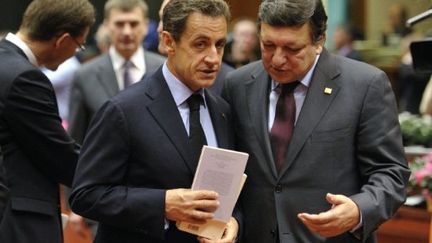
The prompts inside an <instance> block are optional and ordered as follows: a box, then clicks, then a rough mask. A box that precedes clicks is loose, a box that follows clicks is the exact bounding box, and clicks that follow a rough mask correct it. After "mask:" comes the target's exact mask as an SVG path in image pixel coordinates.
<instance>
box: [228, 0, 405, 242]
mask: <svg viewBox="0 0 432 243" xmlns="http://www.w3.org/2000/svg"><path fill="white" fill-rule="evenodd" d="M326 22H327V15H326V13H325V10H324V7H323V4H322V2H321V1H319V0H264V1H263V2H262V3H261V5H260V8H259V12H258V27H259V35H260V41H261V53H262V55H261V56H262V60H261V61H258V62H254V63H251V64H248V65H246V66H244V67H242V68H240V69H238V70H236V71H234V72H232V73H230V74H229V75H228V77H227V82H226V83H225V84H226V86H225V89H224V96H225V97H226V99H227V101H228V103H230V105H231V112H232V114H233V118H234V123H235V124H234V125H235V128H236V129H235V132H236V138H237V140H236V144H237V145H238V147H237V149H238V150H241V151H245V152H248V153H249V155H250V157H249V161H248V165H247V167H246V172H245V173H246V174H247V175H248V179H247V181H246V184H245V186H244V188H243V191H242V195H241V197H240V200H241V202H240V204H241V206H242V209H243V213H244V215H243V216H244V217H243V218H244V224H245V227H244V229H245V231H244V238H245V239H244V240H243V241H242V242H244V243H255V242H265V243H272V242H276V243H298V242H314V243H317V242H341V243H342V242H376V237H375V235H374V231H375V230H376V229H377V228H378V226H379V225H380V224H382V223H383V222H384V221H386V220H388V219H389V218H391V217H392V215H393V214H394V213H395V212H396V210H397V209H398V208H399V206H401V205H402V203H403V202H404V201H405V198H406V190H405V188H406V185H407V182H408V178H409V174H410V172H409V168H408V166H407V161H406V159H405V154H404V149H403V146H402V138H401V132H400V128H399V122H398V111H397V106H396V101H395V97H394V94H393V91H392V89H391V86H390V82H389V80H388V77H387V76H386V75H385V73H384V72H383V71H381V70H378V69H377V68H375V67H373V66H370V65H368V64H365V63H362V62H357V61H354V60H351V59H348V58H345V57H341V56H336V55H332V54H330V53H329V52H328V51H327V50H326V49H325V48H324V42H325V38H326V36H325V30H326Z"/></svg>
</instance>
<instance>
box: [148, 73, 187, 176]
mask: <svg viewBox="0 0 432 243" xmlns="http://www.w3.org/2000/svg"><path fill="white" fill-rule="evenodd" d="M146 85H148V89H147V92H146V95H147V96H149V97H150V99H152V100H153V102H152V103H151V104H149V105H148V106H147V109H148V110H149V112H150V114H151V115H152V116H153V118H154V119H155V120H156V122H157V123H158V124H159V126H160V127H161V128H162V130H163V131H164V132H165V134H166V135H167V137H168V139H169V140H170V141H171V143H172V144H173V145H174V147H175V148H176V149H177V151H178V152H179V154H180V155H181V157H182V158H183V160H184V162H185V164H186V166H187V167H188V168H189V170H190V172H191V173H192V175H193V174H194V173H195V168H196V162H194V161H192V159H191V156H190V154H189V152H188V143H189V140H188V135H187V133H186V129H185V128H184V125H183V121H182V119H181V116H180V114H179V111H178V109H177V106H176V104H175V101H174V98H173V97H172V95H171V92H170V90H169V88H168V85H167V84H166V81H165V79H164V78H163V74H162V69H161V68H160V69H158V71H157V72H156V73H155V74H154V75H153V76H152V77H151V78H149V79H148V82H147V84H146Z"/></svg>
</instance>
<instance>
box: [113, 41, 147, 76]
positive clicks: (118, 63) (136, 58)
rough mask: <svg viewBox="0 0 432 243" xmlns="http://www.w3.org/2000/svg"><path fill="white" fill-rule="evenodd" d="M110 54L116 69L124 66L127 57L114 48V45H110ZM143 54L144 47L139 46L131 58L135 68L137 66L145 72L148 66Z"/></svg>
mask: <svg viewBox="0 0 432 243" xmlns="http://www.w3.org/2000/svg"><path fill="white" fill-rule="evenodd" d="M109 55H110V57H111V60H112V63H113V67H114V70H119V69H121V68H123V65H124V63H125V61H126V59H125V58H124V57H123V56H122V55H120V53H119V52H118V51H117V50H116V49H115V48H114V46H111V47H110V49H109ZM143 56H144V48H142V47H139V48H138V50H137V51H136V52H135V53H134V54H133V55H132V56H131V58H130V59H129V60H130V61H131V62H132V64H133V67H134V68H137V69H139V70H140V71H142V72H143V73H145V71H146V70H145V69H146V67H145V60H144V58H143Z"/></svg>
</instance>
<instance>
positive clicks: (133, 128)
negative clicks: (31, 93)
mask: <svg viewBox="0 0 432 243" xmlns="http://www.w3.org/2000/svg"><path fill="white" fill-rule="evenodd" d="M205 95H206V101H207V104H208V108H209V111H210V116H211V119H212V123H213V126H214V130H215V134H216V138H217V142H218V145H219V147H222V148H232V147H233V137H232V134H233V133H232V130H231V126H230V120H231V116H230V111H229V106H228V104H227V103H226V102H225V101H224V100H223V99H222V98H220V97H217V96H214V95H213V94H212V93H210V92H209V91H207V90H206V91H205ZM189 151H190V149H189V144H188V135H187V132H186V129H185V127H184V125H183V122H182V119H181V116H180V114H179V111H178V109H177V106H176V104H175V102H174V98H173V96H172V95H171V92H170V90H169V88H168V85H167V84H166V81H165V79H164V78H163V75H162V69H159V70H158V71H157V72H156V73H155V74H154V75H152V76H151V77H149V78H148V79H144V80H143V81H141V82H138V83H136V84H134V85H133V86H131V87H129V88H128V89H126V90H124V91H122V92H121V93H119V94H118V95H117V96H115V97H114V98H112V99H111V100H110V101H108V102H107V103H106V104H105V105H104V106H103V107H102V108H101V109H100V110H99V111H98V112H97V113H96V115H95V117H94V119H93V121H92V123H91V126H90V129H89V133H88V134H87V136H86V138H85V140H84V144H83V149H82V156H81V157H80V161H79V163H78V167H77V175H76V177H75V180H74V183H73V184H74V185H73V192H72V195H71V198H70V204H71V207H72V209H73V210H74V211H75V212H77V213H79V214H81V215H83V216H85V217H87V218H90V219H94V220H97V221H99V229H98V233H97V235H96V239H95V242H104V243H111V242H113V243H114V242H116V243H117V242H118V243H120V242H128V243H135V242H136V243H138V242H139V243H146V242H149V243H150V242H152V243H154V242H173V243H174V242H175V243H180V242H185V243H186V242H196V236H193V235H190V234H187V233H184V232H181V231H179V230H177V228H176V227H175V224H173V222H170V227H169V229H168V230H164V224H165V191H166V190H168V189H174V188H190V186H191V185H192V180H193V177H194V173H195V169H196V166H197V162H196V161H192V159H191V157H192V156H191V155H190V154H189V153H190V152H189ZM237 219H238V221H240V222H241V219H239V218H237Z"/></svg>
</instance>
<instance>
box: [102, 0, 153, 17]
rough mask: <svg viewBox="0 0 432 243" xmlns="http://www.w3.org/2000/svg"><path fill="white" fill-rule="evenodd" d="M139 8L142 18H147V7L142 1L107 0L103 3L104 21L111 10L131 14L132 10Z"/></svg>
mask: <svg viewBox="0 0 432 243" xmlns="http://www.w3.org/2000/svg"><path fill="white" fill-rule="evenodd" d="M136 7H139V8H140V9H141V11H142V13H143V17H144V18H147V17H148V5H147V3H146V2H145V1H144V0H108V1H107V2H106V3H105V10H104V11H105V13H104V14H105V16H104V17H105V19H108V18H109V15H110V13H111V10H112V9H120V10H121V11H123V12H131V11H132V10H134V8H136Z"/></svg>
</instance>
